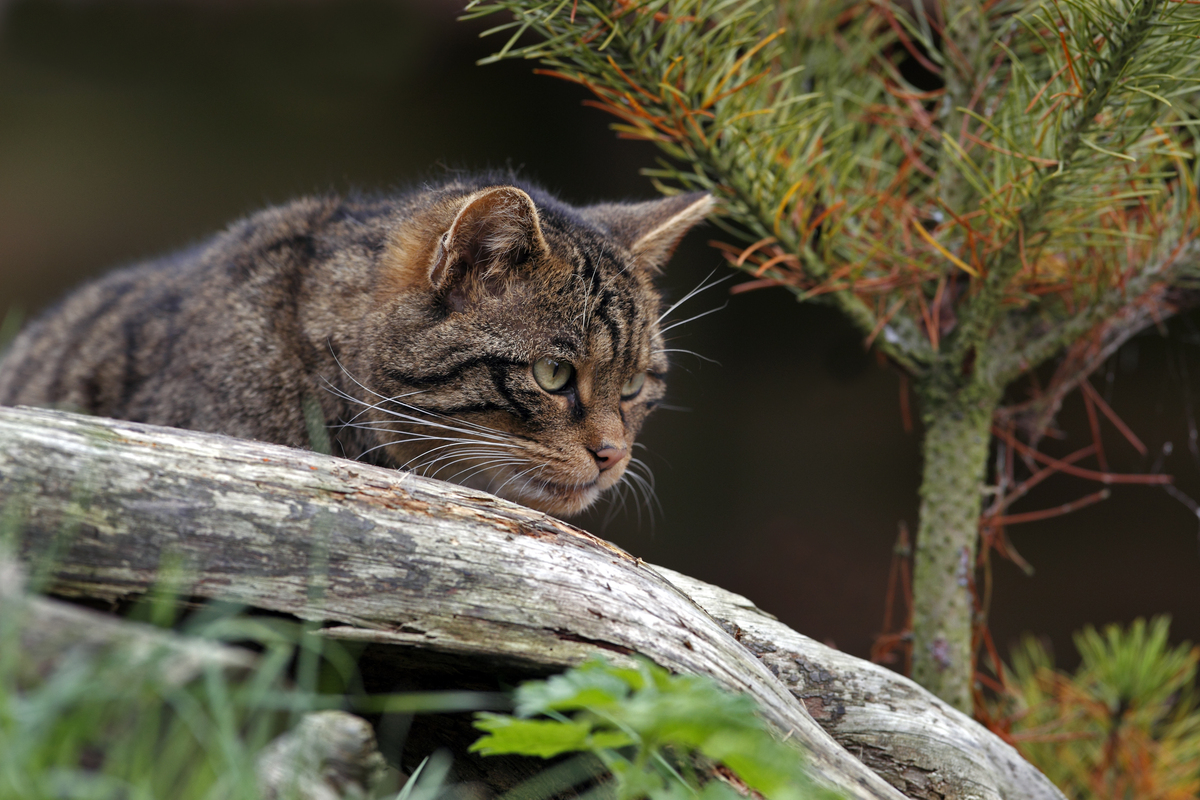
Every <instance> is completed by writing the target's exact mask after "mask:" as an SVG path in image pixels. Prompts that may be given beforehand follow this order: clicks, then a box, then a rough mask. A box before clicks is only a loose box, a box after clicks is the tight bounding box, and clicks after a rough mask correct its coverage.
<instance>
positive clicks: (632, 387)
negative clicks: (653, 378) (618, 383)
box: [621, 372, 646, 400]
mask: <svg viewBox="0 0 1200 800" xmlns="http://www.w3.org/2000/svg"><path fill="white" fill-rule="evenodd" d="M645 383H646V373H644V372H639V373H638V374H637V375H634V376H633V377H632V378H630V379H629V380H627V381H625V385H624V386H622V387H621V397H623V398H624V399H626V400H628V399H629V398H631V397H633V396H634V395H636V394H637V393H638V392H640V391H641V390H642V385H643V384H645Z"/></svg>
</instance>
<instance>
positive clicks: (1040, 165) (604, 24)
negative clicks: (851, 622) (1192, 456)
mask: <svg viewBox="0 0 1200 800" xmlns="http://www.w3.org/2000/svg"><path fill="white" fill-rule="evenodd" d="M497 11H505V12H509V13H511V14H512V21H511V22H507V23H504V24H501V25H499V26H497V27H496V28H494V29H493V31H491V32H500V31H505V32H508V31H511V32H512V36H511V38H510V39H509V40H508V42H507V43H506V44H505V45H504V46H503V47H502V48H501V49H500V51H499V52H498V53H497V54H496V55H495V56H494V57H493V58H511V57H520V58H530V59H538V60H540V61H541V62H542V63H543V64H545V65H546V66H547V67H548V70H547V72H548V73H549V74H551V75H555V76H557V77H559V78H563V79H566V80H570V81H574V82H576V83H579V84H581V85H583V86H585V87H586V88H587V89H588V90H590V91H591V92H592V94H593V95H594V97H595V100H593V101H591V103H592V104H593V105H596V106H598V107H600V108H603V109H604V110H606V111H608V112H610V113H611V114H613V115H615V116H616V117H618V118H619V119H620V123H619V124H617V125H615V126H614V127H615V128H616V129H617V131H618V133H619V134H620V135H622V136H627V137H632V138H639V139H645V140H649V141H653V142H654V143H656V144H657V145H658V147H659V148H660V149H661V150H662V151H663V153H664V154H665V156H666V159H665V160H664V161H663V162H662V166H661V168H659V169H657V170H654V171H651V173H650V174H651V175H653V176H654V177H655V178H656V179H658V180H659V181H660V184H661V186H662V188H663V189H664V190H667V191H675V190H678V189H698V188H699V189H705V190H708V191H711V192H713V193H714V194H715V195H716V196H717V197H719V198H720V199H721V200H722V201H723V203H722V213H723V214H724V219H722V220H718V221H717V224H721V225H725V226H727V229H728V230H729V231H730V232H731V233H732V234H733V235H734V236H736V237H739V238H741V239H742V242H740V243H738V244H736V245H734V244H723V245H719V246H721V248H722V249H723V250H724V251H725V256H726V258H727V259H728V261H729V262H730V263H731V264H732V265H733V266H734V267H736V268H738V269H741V270H744V271H746V272H749V273H750V274H752V275H753V276H754V277H755V278H757V279H758V280H756V281H750V282H747V283H745V284H742V285H741V286H740V287H738V288H739V290H744V289H748V288H758V287H763V286H783V287H787V288H788V289H790V290H791V291H792V292H794V293H795V294H796V295H797V296H798V297H799V298H800V299H803V300H808V299H813V300H818V301H820V302H827V303H830V304H834V305H836V306H837V307H838V308H840V309H841V310H842V311H843V312H844V313H845V314H846V315H847V316H848V317H849V318H850V319H851V321H852V322H853V323H854V324H855V325H856V326H857V327H858V329H859V330H860V332H861V333H862V335H863V337H864V340H865V342H866V344H867V345H868V346H873V347H875V348H877V349H878V350H880V351H881V352H882V353H883V354H884V355H885V356H887V358H888V359H889V361H890V362H892V363H893V364H895V365H896V366H898V367H899V368H901V369H902V370H903V371H905V372H906V373H907V374H908V375H909V376H911V378H912V379H913V381H912V383H911V384H907V385H911V386H912V387H913V389H914V390H915V392H916V394H917V396H918V397H919V398H920V401H921V407H922V412H923V414H924V416H925V417H926V422H927V425H926V432H927V436H928V435H929V431H933V430H935V429H938V430H939V431H940V434H939V435H941V437H942V438H941V441H942V442H946V441H951V442H961V441H973V442H975V444H976V445H977V446H972V447H970V448H966V449H963V448H961V447H942V446H941V445H940V444H939V443H938V442H937V441H933V440H931V439H929V438H927V439H926V442H925V444H926V447H925V452H924V455H925V459H924V464H925V474H924V477H923V483H922V487H921V497H922V505H921V512H920V514H921V519H920V524H919V526H918V535H917V541H916V549H915V553H914V567H913V568H914V584H913V585H914V596H913V613H912V627H913V636H912V658H913V661H912V663H913V674H914V676H916V677H917V678H918V680H920V681H922V682H923V683H924V684H925V685H926V687H927V688H929V689H931V690H932V691H934V692H935V693H936V694H938V695H939V696H941V697H942V698H943V699H945V700H947V701H948V702H950V703H952V704H954V705H956V706H957V707H959V708H960V709H962V710H968V709H969V707H970V699H969V695H970V691H969V687H970V685H971V682H972V681H971V678H972V673H973V670H974V662H975V658H974V653H973V651H972V648H971V642H972V640H973V638H974V639H976V640H978V639H980V638H981V637H978V636H975V637H973V635H972V634H973V633H977V631H973V629H972V626H973V624H974V622H975V619H974V618H973V617H972V611H971V610H972V608H973V607H974V606H975V604H974V602H973V598H971V597H968V596H967V595H968V594H969V593H970V591H971V590H970V589H969V588H968V586H969V581H964V580H962V579H961V578H960V577H958V576H959V566H958V564H959V561H960V559H961V558H962V556H963V554H965V555H966V559H965V561H966V563H967V564H969V565H972V566H978V565H979V563H980V562H979V561H978V560H977V559H976V552H977V550H976V545H977V542H978V533H979V517H980V498H981V496H982V495H983V494H984V489H985V485H986V484H987V483H988V481H987V468H988V467H987V453H988V447H986V446H984V445H985V444H986V442H985V441H981V440H986V438H987V437H988V430H989V428H990V427H991V426H990V423H991V422H992V421H993V419H995V417H996V416H997V415H999V416H1001V420H1000V422H1002V423H1004V427H1006V428H1007V427H1014V428H1016V429H1017V430H1018V431H1019V432H1020V433H1021V434H1023V435H1025V436H1026V437H1027V438H1028V439H1029V440H1030V441H1031V442H1032V443H1036V442H1037V441H1038V440H1039V439H1040V437H1041V434H1042V433H1043V432H1044V431H1045V429H1046V427H1047V426H1048V425H1049V424H1050V422H1051V421H1052V418H1053V416H1054V414H1055V413H1056V411H1057V409H1058V408H1059V407H1060V406H1061V401H1062V398H1063V396H1064V395H1065V394H1067V393H1069V392H1070V391H1072V389H1073V388H1074V387H1076V386H1078V385H1079V383H1080V382H1081V381H1082V380H1083V379H1084V378H1086V376H1087V375H1088V373H1090V372H1091V371H1092V370H1094V369H1096V367H1097V366H1098V365H1099V364H1100V363H1102V361H1103V360H1104V358H1105V357H1106V356H1107V355H1109V354H1111V353H1112V352H1114V351H1115V350H1116V348H1117V347H1119V346H1120V344H1121V343H1123V342H1124V341H1126V340H1127V339H1128V338H1129V337H1131V336H1132V335H1134V334H1135V333H1137V332H1138V331H1139V330H1141V329H1142V328H1145V327H1147V326H1149V325H1150V324H1152V323H1153V322H1154V321H1156V320H1161V319H1163V318H1166V317H1169V316H1170V315H1171V314H1173V313H1176V312H1177V311H1179V310H1181V308H1182V307H1185V306H1186V304H1187V302H1188V301H1185V300H1181V296H1180V295H1179V294H1177V293H1175V292H1173V291H1172V287H1173V286H1177V285H1184V284H1187V285H1194V284H1195V283H1196V279H1197V277H1198V276H1200V244H1198V243H1197V241H1196V239H1197V233H1198V232H1200V199H1198V197H1197V185H1198V180H1197V169H1198V166H1197V165H1198V161H1200V159H1197V158H1196V156H1197V150H1198V149H1200V139H1198V138H1197V136H1196V135H1195V130H1196V127H1197V126H1198V125H1200V115H1198V113H1197V99H1198V97H1200V94H1198V86H1200V83H1198V79H1197V78H1196V74H1197V67H1198V66H1200V5H1198V4H1197V3H1195V2H1193V0H994V1H992V2H986V3H983V2H975V1H974V0H941V2H937V3H926V2H920V1H918V2H901V0H834V1H830V0H473V1H472V3H471V5H470V6H468V15H469V16H481V15H485V14H490V13H494V12H497ZM523 34H531V35H528V36H526V38H524V39H521V36H522V35H523ZM518 40H520V43H519V41H518ZM747 242H749V244H748V245H747V244H746V243H747ZM1060 356H1061V357H1062V363H1061V365H1060V368H1059V369H1058V370H1056V371H1055V373H1054V375H1053V377H1052V380H1051V382H1050V383H1049V384H1048V385H1040V386H1039V389H1038V396H1036V397H1034V398H1033V399H1032V400H1031V401H1029V402H1028V403H1022V404H1021V406H1019V407H1017V408H1013V409H1001V408H1000V404H1001V402H1002V399H1003V398H1004V396H1005V392H1006V389H1007V388H1008V387H1009V386H1010V385H1011V384H1012V383H1013V382H1014V381H1016V380H1017V379H1019V378H1020V377H1021V376H1022V375H1024V374H1027V373H1028V372H1029V371H1030V370H1033V369H1036V368H1038V367H1039V366H1040V365H1042V364H1044V363H1045V362H1047V361H1048V360H1050V359H1053V358H1057V357H1060ZM935 418H936V420H937V422H938V423H939V424H938V425H937V426H935V425H933V424H932V423H933V422H934V420H935ZM1013 423H1015V424H1013ZM1099 466H1100V467H1101V469H1102V470H1107V466H1106V465H1105V464H1104V463H1101V464H1100V465H1099ZM1103 480H1105V482H1112V481H1111V479H1110V478H1104V479H1103ZM996 482H997V483H1001V482H1002V481H1001V480H1000V478H999V477H998V478H997V481H996ZM935 532H936V533H935ZM987 543H988V546H992V545H993V544H994V540H993V539H989V540H987ZM1001 552H1008V551H1007V550H1002V551H1001ZM979 619H982V617H980V618H979Z"/></svg>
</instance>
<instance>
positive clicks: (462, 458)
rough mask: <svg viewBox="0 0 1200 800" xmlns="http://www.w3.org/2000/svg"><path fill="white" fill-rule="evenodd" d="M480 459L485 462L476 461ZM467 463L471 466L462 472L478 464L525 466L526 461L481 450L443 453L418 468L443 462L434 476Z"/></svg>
mask: <svg viewBox="0 0 1200 800" xmlns="http://www.w3.org/2000/svg"><path fill="white" fill-rule="evenodd" d="M489 457H490V458H489ZM480 458H485V459H487V460H486V461H483V462H479V461H477V459H480ZM448 459H449V460H448ZM467 461H469V462H471V464H470V466H468V467H467V468H466V470H463V472H465V471H467V470H471V469H474V468H475V467H477V466H480V464H485V465H486V464H499V463H508V464H525V463H527V460H526V459H523V458H513V457H512V456H511V455H510V454H508V453H489V452H487V451H483V450H468V451H454V452H452V453H443V454H442V455H440V456H438V457H437V458H435V459H433V460H432V461H428V462H425V463H424V464H422V465H421V466H420V468H421V469H425V470H428V469H429V468H430V467H432V466H433V465H434V464H437V463H438V462H445V463H443V464H441V466H439V467H438V468H437V469H436V470H434V472H433V474H434V475H435V476H436V475H437V473H439V472H441V471H442V470H445V469H451V468H453V467H454V466H456V465H458V464H462V463H464V462H467ZM459 474H462V473H461V472H460V473H459ZM457 477H458V475H455V476H454V477H453V478H448V479H447V480H450V481H453V480H454V479H455V478H457Z"/></svg>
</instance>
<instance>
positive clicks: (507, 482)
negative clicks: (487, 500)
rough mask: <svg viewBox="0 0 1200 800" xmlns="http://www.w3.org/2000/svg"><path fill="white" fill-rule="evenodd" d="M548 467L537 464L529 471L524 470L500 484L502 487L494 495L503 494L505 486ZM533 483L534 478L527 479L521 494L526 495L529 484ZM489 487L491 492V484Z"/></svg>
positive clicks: (493, 492)
mask: <svg viewBox="0 0 1200 800" xmlns="http://www.w3.org/2000/svg"><path fill="white" fill-rule="evenodd" d="M546 466H547V465H546V464H535V465H533V466H532V467H530V468H529V469H527V470H523V471H522V472H518V473H517V474H515V475H513V476H512V477H511V478H509V479H508V480H506V481H505V482H504V483H502V484H500V486H499V487H498V488H497V489H496V490H495V491H492V494H500V493H501V492H503V491H504V487H505V486H508V485H509V484H510V483H512V482H513V481H515V480H518V479H520V478H522V477H524V476H525V475H528V474H529V473H530V472H533V471H535V470H543V469H545V468H546ZM532 481H533V478H527V479H526V480H525V483H524V484H523V485H522V487H521V493H522V494H524V493H525V491H526V490H528V489H529V484H530V483H532ZM488 487H489V491H491V489H490V487H491V483H488Z"/></svg>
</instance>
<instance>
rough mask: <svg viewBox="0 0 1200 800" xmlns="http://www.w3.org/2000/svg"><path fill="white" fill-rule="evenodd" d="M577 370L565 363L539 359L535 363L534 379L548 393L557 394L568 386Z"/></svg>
mask: <svg viewBox="0 0 1200 800" xmlns="http://www.w3.org/2000/svg"><path fill="white" fill-rule="evenodd" d="M574 374H575V368H574V367H572V366H571V365H570V364H568V363H567V362H565V361H557V360H555V359H553V358H539V359H538V360H537V361H535V362H533V379H534V380H535V381H537V382H538V386H540V387H542V388H543V389H545V390H546V391H547V392H557V391H559V390H561V389H562V388H563V387H564V386H566V385H567V382H568V381H570V380H571V376H572V375H574Z"/></svg>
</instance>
